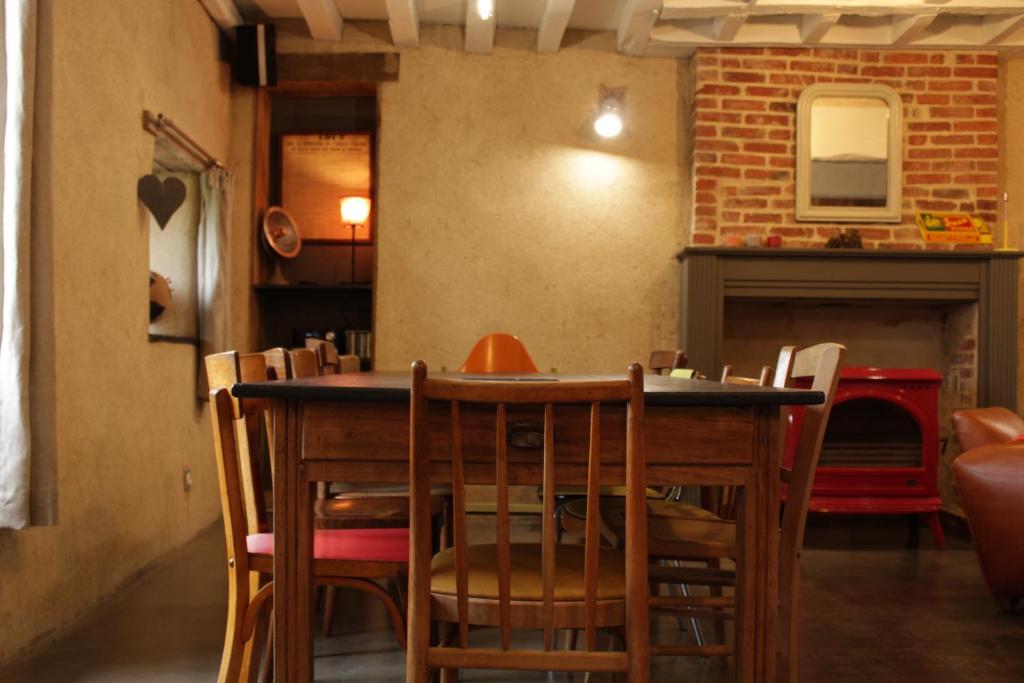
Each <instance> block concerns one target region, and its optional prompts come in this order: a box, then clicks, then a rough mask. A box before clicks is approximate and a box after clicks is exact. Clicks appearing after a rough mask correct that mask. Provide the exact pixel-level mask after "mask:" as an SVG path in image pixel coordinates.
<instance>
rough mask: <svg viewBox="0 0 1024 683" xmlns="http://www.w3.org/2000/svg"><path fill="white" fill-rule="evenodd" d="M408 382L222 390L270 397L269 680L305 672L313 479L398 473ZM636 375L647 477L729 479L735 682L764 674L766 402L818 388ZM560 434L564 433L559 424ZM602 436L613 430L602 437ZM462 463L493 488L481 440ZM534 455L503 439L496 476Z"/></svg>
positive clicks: (816, 399) (469, 478) (774, 511)
mask: <svg viewBox="0 0 1024 683" xmlns="http://www.w3.org/2000/svg"><path fill="white" fill-rule="evenodd" d="M431 374H432V375H435V374H439V375H440V376H446V375H445V374H444V373H431ZM452 376H456V377H459V378H462V379H472V377H471V376H466V375H452ZM624 376H625V374H624V373H623V375H531V376H528V377H525V376H524V377H521V378H515V377H506V378H505V379H508V380H509V381H566V380H588V379H602V380H607V379H622V378H623V377H624ZM477 379H479V380H480V381H494V380H495V379H496V378H495V377H493V376H487V377H479V378H477ZM409 382H410V377H409V374H408V373H403V372H366V373H351V374H341V375H327V376H323V377H314V378H309V379H296V380H287V381H276V382H247V383H242V384H236V385H235V386H234V387H233V389H232V393H233V394H234V395H235V396H236V397H238V398H240V399H242V400H243V401H245V400H258V401H270V402H272V407H273V426H274V430H273V434H274V436H273V440H274V448H273V451H274V469H275V472H274V542H275V545H274V547H275V553H274V613H275V615H274V673H275V678H274V680H276V681H278V682H279V683H286V682H287V683H300V682H301V683H305V682H306V681H311V680H312V676H313V664H312V654H313V638H312V612H311V610H312V604H313V582H312V578H311V557H312V544H313V500H314V497H315V496H314V491H315V486H316V483H317V482H321V481H339V482H350V483H360V482H366V483H370V482H373V483H385V482H390V483H405V482H407V481H408V477H409V468H408V458H409ZM644 384H645V387H644V403H645V424H644V444H645V452H646V460H647V483H648V485H650V486H673V485H680V484H693V485H726V484H731V485H735V486H740V487H742V489H743V491H744V495H743V498H742V500H743V503H742V505H740V506H739V509H738V520H739V521H738V534H739V538H738V540H737V552H738V558H737V579H736V623H735V627H736V630H735V672H736V680H737V681H745V682H746V681H773V680H774V679H775V619H776V611H777V584H778V561H779V557H778V543H779V527H778V525H779V496H778V477H779V472H778V471H779V462H780V450H781V444H780V440H779V438H778V437H779V433H780V432H779V428H780V427H779V422H780V414H781V410H780V409H781V408H783V407H784V406H792V405H814V404H820V403H821V402H822V401H823V400H824V396H823V395H822V393H821V392H816V391H810V390H802V389H774V388H769V387H754V386H738V385H723V384H719V383H717V382H708V381H702V380H690V379H677V378H671V377H662V376H656V375H648V376H646V377H645V378H644ZM602 413H603V417H602V420H609V421H611V423H613V424H614V423H615V421H616V420H620V421H621V420H624V419H625V416H624V414H623V412H622V411H621V409H620V412H619V413H616V412H615V411H614V410H611V409H609V410H606V411H602ZM586 415H587V413H586V411H581V413H580V419H581V420H585V419H586ZM433 417H434V416H433V415H431V419H433ZM437 418H438V420H439V421H443V420H444V419H445V416H444V415H443V414H439V415H438V416H437ZM620 424H621V423H620ZM466 428H467V429H470V428H471V425H468V426H467V427H466ZM567 429H569V430H570V431H571V430H572V429H573V427H572V424H571V420H570V424H569V426H568V427H567ZM603 431H604V430H603ZM613 431H621V430H608V433H612V432H613ZM557 438H558V435H557V434H556V440H557ZM491 444H492V445H493V440H492V441H491ZM431 448H432V453H431V460H432V462H433V466H432V469H433V472H432V476H433V477H434V478H435V480H438V481H443V480H444V479H445V478H446V477H447V476H450V473H449V472H448V453H447V450H446V445H445V444H441V443H437V444H433V445H432V446H431ZM624 452H625V449H624V445H623V444H619V443H614V442H613V441H609V443H606V444H602V461H603V462H602V467H601V478H602V482H601V483H602V484H621V483H622V482H623V480H624V474H625V467H624V461H623V457H624ZM488 457H489V462H488ZM464 458H465V462H466V464H465V477H466V483H477V484H486V483H493V481H494V479H493V477H494V464H493V463H494V460H493V449H492V452H491V453H490V454H487V453H483V452H479V453H471V452H467V453H465V454H464ZM605 458H607V462H608V464H607V465H606V464H604V462H605ZM540 463H541V451H540V449H536V448H530V447H523V448H516V447H515V445H514V444H512V448H511V449H510V455H509V479H510V482H511V483H514V484H539V483H540V471H541V468H540ZM557 476H558V484H559V485H562V484H566V485H572V484H585V483H586V461H585V458H583V457H582V456H581V458H580V459H578V460H577V461H573V459H572V458H571V457H570V458H569V459H568V460H567V461H565V462H564V463H563V461H561V460H560V464H559V471H558V475H557Z"/></svg>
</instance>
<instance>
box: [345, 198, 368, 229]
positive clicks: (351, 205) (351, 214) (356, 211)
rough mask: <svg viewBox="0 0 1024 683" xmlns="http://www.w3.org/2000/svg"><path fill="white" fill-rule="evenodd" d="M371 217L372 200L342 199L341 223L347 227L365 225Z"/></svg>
mask: <svg viewBox="0 0 1024 683" xmlns="http://www.w3.org/2000/svg"><path fill="white" fill-rule="evenodd" d="M369 217H370V200H369V198H367V197H342V198H341V222H342V223H344V224H345V225H363V224H364V223H366V219H368V218H369Z"/></svg>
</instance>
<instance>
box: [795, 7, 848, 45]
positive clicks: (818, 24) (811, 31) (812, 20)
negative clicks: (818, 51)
mask: <svg viewBox="0 0 1024 683" xmlns="http://www.w3.org/2000/svg"><path fill="white" fill-rule="evenodd" d="M841 16H843V15H842V14H841V13H839V12H826V13H823V14H805V15H804V17H803V19H801V20H800V39H801V40H802V41H803V42H804V44H805V45H815V44H817V43H820V42H821V40H822V38H824V37H825V34H826V33H828V30H829V29H830V28H832V27H833V26H835V25H836V23H838V22H839V17H841Z"/></svg>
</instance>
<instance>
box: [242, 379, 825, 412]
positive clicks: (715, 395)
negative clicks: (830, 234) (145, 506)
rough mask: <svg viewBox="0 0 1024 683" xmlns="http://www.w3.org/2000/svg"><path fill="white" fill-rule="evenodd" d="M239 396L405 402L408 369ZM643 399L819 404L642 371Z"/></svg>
mask: <svg viewBox="0 0 1024 683" xmlns="http://www.w3.org/2000/svg"><path fill="white" fill-rule="evenodd" d="M430 376H431V377H444V378H448V379H464V380H468V381H487V382H493V381H516V382H571V381H584V380H614V379H625V374H622V375H561V374H559V375H548V374H536V375H464V374H460V373H454V372H448V373H444V372H432V373H430ZM231 393H232V394H234V395H235V396H237V397H238V398H269V399H287V400H301V401H408V400H409V373H408V372H353V373H345V374H341V375H324V376H323V377H310V378H307V379H291V380H281V381H276V382H243V383H241V384H236V385H235V386H234V387H232V390H231ZM644 399H645V401H644V402H645V403H646V404H647V405H649V406H754V405H778V406H783V405H817V404H819V403H821V402H822V401H824V400H825V397H824V395H823V394H822V393H821V392H820V391H811V390H808V389H774V388H772V387H755V386H744V385H724V384H720V383H719V382H709V381H706V380H694V379H678V378H673V377H663V376H659V375H645V376H644Z"/></svg>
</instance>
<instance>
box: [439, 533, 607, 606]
mask: <svg viewBox="0 0 1024 683" xmlns="http://www.w3.org/2000/svg"><path fill="white" fill-rule="evenodd" d="M511 548H512V565H511V575H510V576H511V583H510V586H511V588H510V590H511V592H510V596H509V597H510V598H511V599H512V600H519V601H534V602H540V601H541V600H543V599H544V577H543V572H542V568H541V562H540V557H541V545H540V544H539V543H513V544H512V546H511ZM583 552H584V548H583V546H582V545H562V546H558V551H557V552H556V554H555V575H554V599H555V601H556V602H564V601H570V600H574V601H582V600H583V598H584V595H583V587H584V583H583V568H584V562H583V560H584V558H583ZM466 557H467V560H468V567H469V584H468V585H469V592H468V595H469V597H470V599H471V600H472V599H474V598H483V599H487V600H497V599H498V546H497V545H496V544H494V543H491V544H487V545H471V546H469V547H468V548H467V554H466ZM430 590H431V592H432V593H441V594H444V595H455V551H454V550H453V549H450V548H449V549H448V550H444V551H442V552H440V553H438V554H437V555H435V556H434V559H433V560H432V561H431V563H430ZM625 591H626V563H625V558H624V556H623V554H622V552H620V551H617V550H612V549H611V548H601V552H600V555H599V559H598V576H597V599H598V600H612V599H622V598H624V597H625V596H626V593H625Z"/></svg>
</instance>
